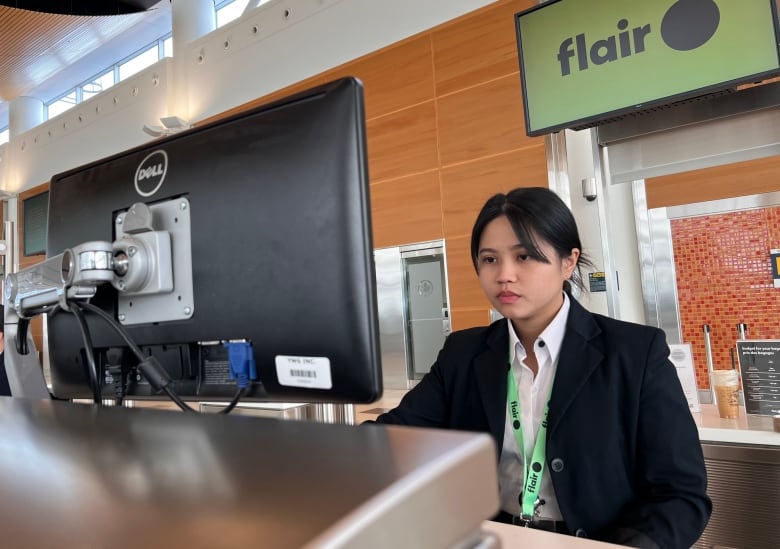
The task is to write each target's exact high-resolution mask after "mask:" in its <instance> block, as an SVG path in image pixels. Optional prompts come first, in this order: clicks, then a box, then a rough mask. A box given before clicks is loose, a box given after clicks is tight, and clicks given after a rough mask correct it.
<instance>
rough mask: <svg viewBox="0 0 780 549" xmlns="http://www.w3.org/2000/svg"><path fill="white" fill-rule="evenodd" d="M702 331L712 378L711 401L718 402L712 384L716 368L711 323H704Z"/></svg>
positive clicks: (709, 375)
mask: <svg viewBox="0 0 780 549" xmlns="http://www.w3.org/2000/svg"><path fill="white" fill-rule="evenodd" d="M701 329H702V332H704V354H705V356H706V358H707V377H708V378H709V380H710V402H712V403H713V404H717V402H716V400H715V388H714V386H713V384H712V371H713V369H714V368H715V367H714V365H713V363H712V341H711V340H710V325H709V324H703V325H702V327H701Z"/></svg>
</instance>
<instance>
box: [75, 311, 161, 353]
mask: <svg viewBox="0 0 780 549" xmlns="http://www.w3.org/2000/svg"><path fill="white" fill-rule="evenodd" d="M74 303H76V304H77V305H78V306H79V307H81V308H82V309H86V310H87V311H90V312H93V313H95V314H96V315H98V316H99V317H101V318H102V319H103V320H105V321H106V322H107V323H108V324H109V326H111V327H112V328H113V329H114V330H115V331H116V332H117V333H118V334H119V335H120V336H122V339H124V341H125V343H126V344H127V346H128V347H130V350H131V351H133V354H134V355H135V356H136V358H137V359H138V360H140V361H143V360H144V359H145V358H146V357H145V356H144V353H143V351H141V348H140V347H139V346H138V345H136V344H135V341H133V339H132V338H131V337H130V334H128V333H127V330H125V328H124V327H123V326H122V325H121V324H119V323H118V322H117V321H116V320H114V319H113V317H112V316H111V315H110V314H108V313H107V312H105V311H104V310H103V309H101V308H100V307H96V306H95V305H92V303H87V302H86V301H74Z"/></svg>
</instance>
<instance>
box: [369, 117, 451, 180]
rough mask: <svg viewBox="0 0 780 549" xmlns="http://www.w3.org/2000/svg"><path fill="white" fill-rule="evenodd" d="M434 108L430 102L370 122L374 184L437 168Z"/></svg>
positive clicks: (370, 151)
mask: <svg viewBox="0 0 780 549" xmlns="http://www.w3.org/2000/svg"><path fill="white" fill-rule="evenodd" d="M435 108H436V107H435V105H434V103H433V101H428V102H427V103H422V104H419V105H416V106H414V107H410V108H408V109H404V110H401V111H396V112H394V113H392V114H389V115H387V116H383V117H381V118H375V119H373V120H369V121H368V122H367V124H366V127H367V133H368V170H369V171H368V173H369V177H371V181H373V182H377V181H381V180H383V179H390V178H394V177H402V176H405V175H410V174H414V173H420V172H424V171H427V170H431V169H435V168H438V154H437V150H436V111H435Z"/></svg>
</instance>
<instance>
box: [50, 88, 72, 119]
mask: <svg viewBox="0 0 780 549" xmlns="http://www.w3.org/2000/svg"><path fill="white" fill-rule="evenodd" d="M76 102H77V101H76V90H73V91H71V92H70V93H69V94H67V95H65V96H63V97H60V98H59V99H56V100H54V101H52V102H51V103H49V104H48V105H46V115H47V116H46V117H47V118H54V117H55V116H57V115H59V114H62V113H64V112H65V111H67V110H68V109H70V108H71V107H73V105H75V104H76Z"/></svg>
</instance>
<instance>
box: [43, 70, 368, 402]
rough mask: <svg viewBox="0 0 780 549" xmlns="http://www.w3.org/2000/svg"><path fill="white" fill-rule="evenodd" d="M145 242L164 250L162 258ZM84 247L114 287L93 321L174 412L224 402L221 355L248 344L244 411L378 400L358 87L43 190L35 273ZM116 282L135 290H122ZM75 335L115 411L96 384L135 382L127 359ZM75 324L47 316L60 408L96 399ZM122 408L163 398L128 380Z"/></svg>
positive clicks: (215, 127)
mask: <svg viewBox="0 0 780 549" xmlns="http://www.w3.org/2000/svg"><path fill="white" fill-rule="evenodd" d="M139 131H140V129H139ZM149 229H154V230H151V231H150V230H149ZM158 233H159V234H169V235H170V249H168V245H167V244H165V242H167V241H168V236H165V237H164V238H160V237H159V234H158ZM144 235H147V236H148V235H152V236H150V237H149V238H146V237H145V236H144ZM128 238H129V240H128ZM89 241H108V242H113V244H114V247H113V250H114V257H113V267H114V272H115V273H116V275H117V277H118V278H119V280H114V281H113V282H112V284H102V285H100V286H98V288H97V293H96V295H95V296H94V297H93V298H92V299H91V304H92V305H95V306H97V307H99V308H100V309H101V310H103V311H104V312H105V313H107V314H108V315H110V316H111V317H113V318H114V319H115V320H116V321H117V322H119V323H120V324H121V325H122V326H123V327H124V328H125V330H126V331H127V333H128V334H129V335H130V336H131V337H132V340H133V341H134V342H135V343H136V344H137V345H138V346H139V347H140V348H141V350H142V351H143V353H144V355H146V356H154V357H155V358H156V359H157V360H158V362H159V363H160V364H161V365H162V367H163V368H164V369H165V371H166V372H167V374H168V376H170V378H171V379H172V380H173V383H172V384H171V387H172V389H173V391H174V392H175V393H177V394H178V395H179V396H180V397H181V398H182V399H188V400H228V399H230V398H231V397H232V396H233V395H234V393H235V392H236V382H235V381H234V380H232V379H231V378H230V374H229V368H228V358H227V350H226V349H225V347H224V346H223V343H224V342H227V341H233V342H234V341H242V342H244V341H246V342H249V343H251V348H252V353H253V358H254V362H255V365H256V369H257V377H258V379H256V380H255V381H253V382H252V383H250V386H249V388H248V390H247V393H246V394H245V396H244V397H243V400H248V401H287V402H372V401H374V400H375V399H376V398H377V397H378V396H379V395H381V391H382V377H381V372H380V358H379V357H380V354H379V343H378V342H379V338H378V323H377V306H376V290H375V271H374V263H373V245H372V237H371V218H370V203H369V184H368V177H367V160H366V145H365V121H364V107H363V90H362V85H361V84H360V82H359V81H357V80H355V79H352V78H346V79H342V80H338V81H335V82H332V83H329V84H326V85H322V86H320V87H317V88H314V89H311V90H308V91H305V92H302V93H299V94H296V95H294V96H291V97H288V98H286V99H283V100H280V101H277V102H275V103H271V104H268V105H264V106H261V107H258V108H255V109H253V110H250V111H247V112H242V113H240V114H238V115H235V116H233V117H230V118H227V119H224V120H220V121H217V122H215V123H211V124H208V125H204V126H202V127H197V128H195V129H192V130H188V131H186V132H183V133H179V134H176V135H174V136H171V137H167V138H164V139H160V140H156V141H152V142H150V143H148V144H146V145H143V146H141V147H137V148H134V149H132V150H129V151H126V152H123V153H121V154H117V155H114V156H112V157H110V158H106V159H103V160H100V161H97V162H94V163H91V164H89V165H87V166H83V167H80V168H77V169H74V170H70V171H68V172H66V173H62V174H59V175H57V176H55V177H54V178H53V179H52V181H51V187H50V202H49V232H48V242H47V250H46V251H47V255H48V257H54V256H56V255H57V254H62V253H63V252H64V251H65V250H67V249H70V248H72V247H74V246H77V245H79V244H81V243H85V242H89ZM123 242H124V244H123ZM127 242H129V243H130V244H128V243H127ZM147 247H150V248H154V249H156V250H157V249H158V248H159V249H163V248H164V249H165V250H166V251H165V253H164V254H161V255H160V256H159V257H168V256H170V260H169V262H170V264H171V266H172V268H171V269H167V270H166V269H164V268H163V269H162V270H161V272H162V271H166V272H167V274H162V275H159V276H158V274H156V273H157V270H155V269H156V267H160V266H162V267H165V265H166V264H167V263H168V260H159V263H160V264H161V265H158V266H155V265H153V264H152V263H154V261H152V260H145V263H144V262H140V263H135V264H134V263H133V261H134V260H135V259H136V258H138V257H140V255H139V254H140V252H141V251H143V250H144V249H146V248H147ZM134 252H137V253H134ZM166 254H168V255H166ZM149 257H151V256H149ZM155 261H158V260H155ZM128 265H130V269H129V270H130V272H131V273H134V274H136V275H137V274H138V273H142V275H143V276H141V277H140V278H139V277H138V276H134V278H133V279H132V280H131V276H130V274H129V273H128V272H127V271H128V268H127V266H128ZM158 270H159V269H158ZM147 271H148V272H147ZM151 272H154V273H155V274H154V275H149V276H147V274H148V273H151ZM144 277H146V278H144ZM131 290H132V291H131ZM85 317H86V321H87V327H88V331H89V333H90V334H91V338H92V346H93V348H94V356H95V363H96V365H97V369H98V372H97V377H98V378H99V379H100V383H101V384H102V394H103V398H111V397H112V396H113V394H112V389H113V387H115V382H116V379H113V376H112V375H111V373H110V372H111V371H112V370H111V369H110V368H109V366H113V367H116V366H117V365H125V366H126V367H127V368H131V369H132V368H133V365H134V364H135V362H136V359H135V357H134V356H133V353H131V352H129V351H128V347H127V346H126V343H125V341H123V339H122V338H120V337H119V336H118V335H117V333H116V332H115V331H114V330H112V329H111V328H110V327H109V325H108V324H107V323H106V322H104V320H103V319H101V318H100V316H99V315H98V316H96V315H95V314H89V313H88V312H87V314H86V315H85ZM76 320H77V319H76V318H75V317H74V315H72V314H66V313H64V312H58V313H56V314H53V315H49V323H48V345H49V354H50V363H51V375H52V393H53V395H54V396H55V397H59V398H69V399H70V398H90V397H92V395H93V391H92V389H91V387H90V381H89V380H90V375H89V373H88V367H87V360H86V353H87V350H86V348H85V345H84V343H83V341H82V340H83V338H82V336H81V333H80V331H79V327H78V323H77V321H76ZM113 371H114V372H116V371H117V370H116V368H114V370H113ZM125 396H126V397H127V398H133V399H153V398H163V397H164V395H161V394H160V393H159V392H157V391H155V389H154V387H153V386H151V385H150V384H149V382H148V381H147V380H146V379H145V378H144V376H142V375H140V374H139V373H138V372H137V371H135V370H132V372H131V375H130V380H129V384H128V386H127V387H126V395H125Z"/></svg>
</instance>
